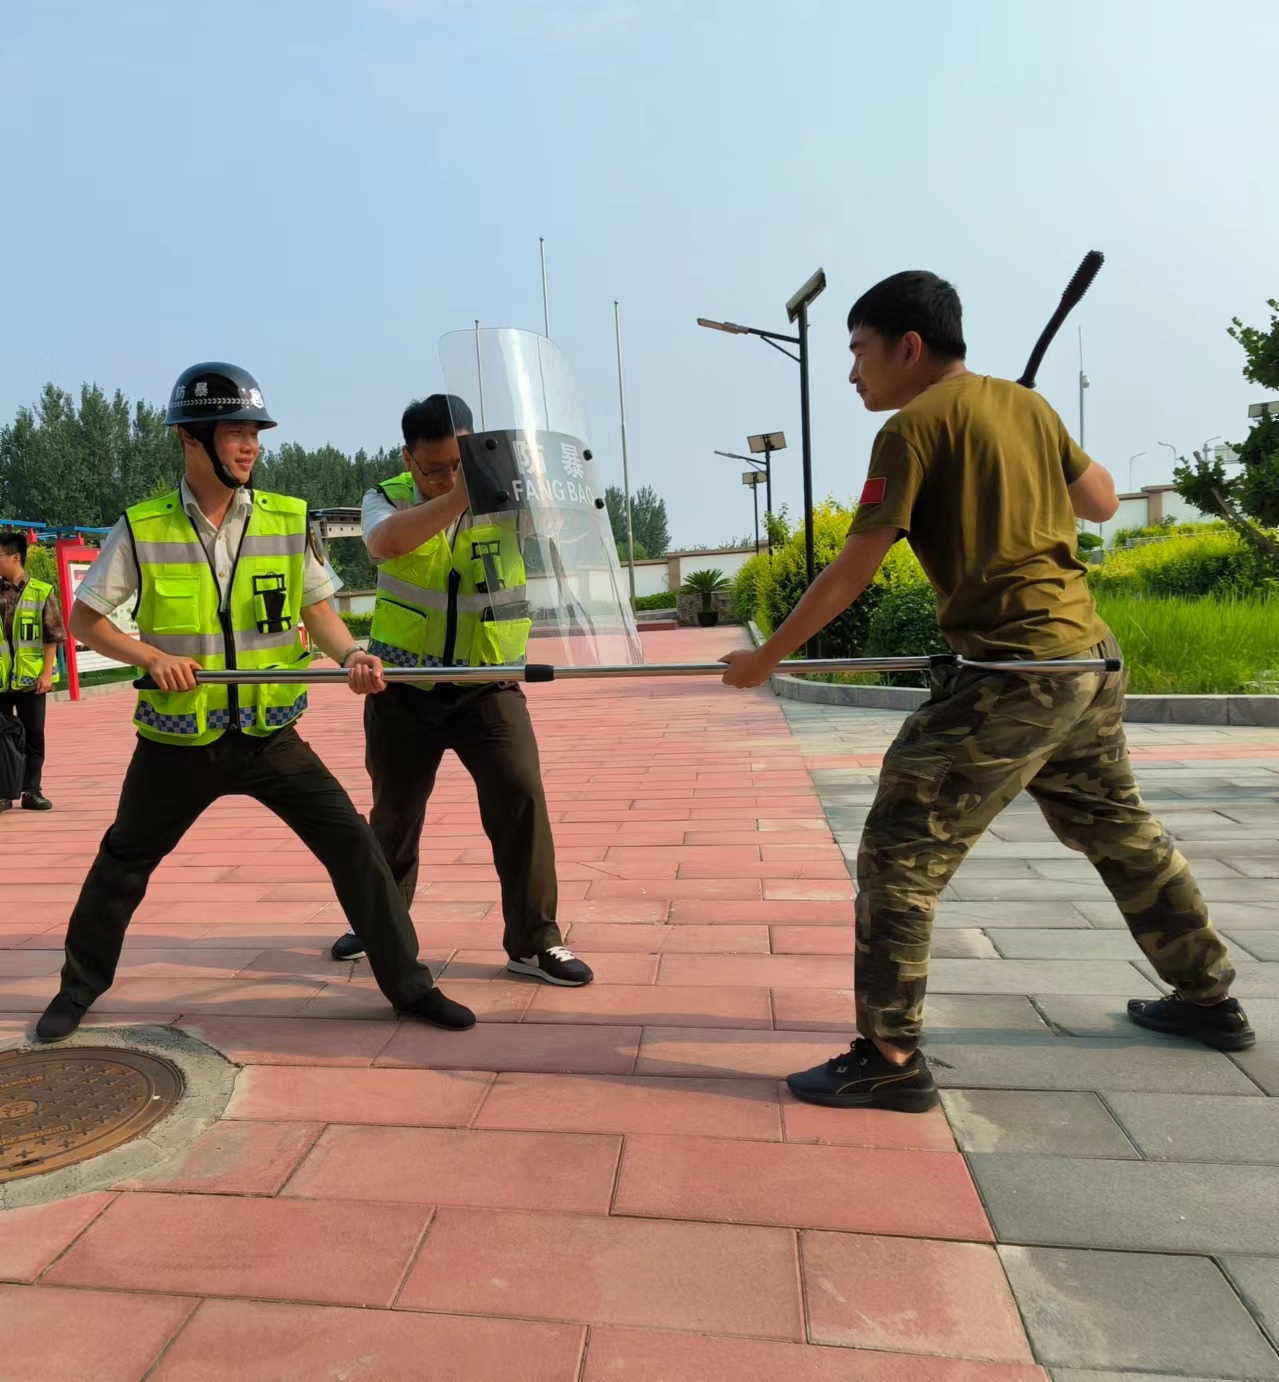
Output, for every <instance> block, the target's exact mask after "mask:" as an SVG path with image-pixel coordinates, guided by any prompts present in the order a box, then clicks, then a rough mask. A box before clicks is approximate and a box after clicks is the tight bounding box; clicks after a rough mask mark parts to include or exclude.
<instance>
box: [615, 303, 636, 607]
mask: <svg viewBox="0 0 1279 1382" xmlns="http://www.w3.org/2000/svg"><path fill="white" fill-rule="evenodd" d="M613 332H614V334H615V336H616V337H617V407H618V411H619V412H620V414H621V418H622V489H623V491H624V493H625V497H626V572H627V576H628V577H629V579H630V585H631V608H632V609H634V608H635V530H634V529H633V528H632V526H631V462H630V455H629V453H628V452H627V449H626V385H625V384H624V383H623V380H622V309H621V306H620V305H619V304H618V301H617V299H616V298H614V299H613Z"/></svg>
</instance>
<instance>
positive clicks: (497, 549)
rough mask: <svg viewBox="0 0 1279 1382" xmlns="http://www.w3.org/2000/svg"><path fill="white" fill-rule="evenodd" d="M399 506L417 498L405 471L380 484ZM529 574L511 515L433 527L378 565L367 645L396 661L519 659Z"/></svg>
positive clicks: (455, 663) (477, 663) (524, 644)
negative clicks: (446, 528) (451, 529)
mask: <svg viewBox="0 0 1279 1382" xmlns="http://www.w3.org/2000/svg"><path fill="white" fill-rule="evenodd" d="M378 488H379V489H381V491H382V493H383V494H385V495H386V497H387V498H388V499H389V500H390V501H391V503H392V504H394V505H395V507H396V508H397V509H411V508H413V507H414V504H415V502H416V500H415V496H414V492H413V476H412V475H411V474H410V473H409V472H408V471H405V472H404V474H403V475H397V476H395V477H394V478H393V479H390V480H385V481H383V483H382V484H381V485H379V486H378ZM526 581H527V578H526V575H525V571H524V558H523V557H522V556H521V554H520V547H519V534H518V530H517V526H516V521H515V519H514V517H512V518H510V519H504V520H501V521H499V522H493V523H474V522H473V523H472V525H471V526H470V527H463V528H459V529H458V531H457V534H456V535H455V536H454V538H453V541H452V543H450V542H449V538H448V534H447V533H437V534H436V536H435V537H433V538H430V539H429V540H428V541H426V542H424V543H423V544H422V545H421V546H420V547H418V548H416V549H415V550H414V551H412V552H409V553H407V554H406V555H405V556H402V557H392V558H390V559H389V560H387V561H384V562H382V564H381V565H380V566H379V567H378V578H377V602H376V604H375V605H374V608H373V627H372V630H371V632H370V637H369V652H371V653H373V654H374V655H375V656H376V657H380V658H381V659H382V661H383V662H385V663H387V664H389V665H391V666H394V667H496V666H503V665H519V664H522V663H523V662H524V659H525V655H526V653H527V651H528V639H529V631H530V630H531V629H532V627H533V624H532V620H531V619H530V618H529V617H528V613H529V611H528V590H527V584H526Z"/></svg>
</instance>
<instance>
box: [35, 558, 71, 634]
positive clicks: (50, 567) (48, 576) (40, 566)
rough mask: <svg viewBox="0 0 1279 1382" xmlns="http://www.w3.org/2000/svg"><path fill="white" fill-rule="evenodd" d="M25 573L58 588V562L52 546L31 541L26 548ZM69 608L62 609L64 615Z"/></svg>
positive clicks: (67, 613)
mask: <svg viewBox="0 0 1279 1382" xmlns="http://www.w3.org/2000/svg"><path fill="white" fill-rule="evenodd" d="M24 564H25V566H26V568H27V575H28V576H34V577H35V578H36V580H38V581H44V582H45V583H46V584H47V585H51V586H52V587H53V588H54V590H57V588H58V563H57V560H56V559H55V558H54V555H53V548H51V547H45V546H42V545H41V544H39V543H32V545H31V546H30V547H28V548H27V557H26V561H25V563H24ZM70 613H71V611H70V610H64V611H63V615H64V617H67V616H69V615H70Z"/></svg>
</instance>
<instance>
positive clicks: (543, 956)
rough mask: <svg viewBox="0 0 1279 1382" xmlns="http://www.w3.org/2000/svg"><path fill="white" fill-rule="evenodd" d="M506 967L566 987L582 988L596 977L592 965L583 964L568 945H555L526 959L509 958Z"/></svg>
mask: <svg viewBox="0 0 1279 1382" xmlns="http://www.w3.org/2000/svg"><path fill="white" fill-rule="evenodd" d="M506 967H507V969H508V970H509V971H510V972H511V973H512V974H531V975H532V976H533V977H534V978H535V979H541V980H543V981H544V982H545V983H548V984H561V985H563V986H564V987H565V988H581V987H582V985H583V984H589V983H590V982H591V980H592V979H594V978H595V975H594V974H593V973H592V972H591V968H590V966H589V965H585V964H583V963H582V961H581V960H579V959H578V958H577V956H576V955H574V954H573V952H572V951H571V950H570V949H569V948H568V946H566V945H553V946H551V948H550V949H549V950H539V951H538V952H537V953H536V954H535V955H529V956H527V957H526V958H524V959H511V960H508V961H507V965H506Z"/></svg>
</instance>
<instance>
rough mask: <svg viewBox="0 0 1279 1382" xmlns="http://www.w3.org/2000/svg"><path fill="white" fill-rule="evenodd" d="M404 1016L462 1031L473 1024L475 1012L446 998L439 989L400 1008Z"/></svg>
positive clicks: (454, 1030) (427, 992) (453, 1030)
mask: <svg viewBox="0 0 1279 1382" xmlns="http://www.w3.org/2000/svg"><path fill="white" fill-rule="evenodd" d="M399 1011H400V1012H401V1013H402V1014H403V1015H404V1016H405V1017H420V1018H421V1019H422V1021H423V1022H430V1023H432V1024H433V1025H434V1026H436V1027H446V1028H448V1030H449V1031H451V1032H464V1031H466V1030H467V1028H469V1027H474V1026H475V1014H474V1013H473V1012H472V1011H471V1010H470V1008H467V1007H464V1006H463V1005H462V1004H461V1003H455V1002H454V1001H453V1000H452V999H451V998H446V997H445V996H444V994H442V993H441V992H440V991H439V989H427V991H426V992H425V993H424V994H423V995H422V996H421V998H419V999H418V1000H417V1002H416V1003H414V1004H413V1005H412V1006H411V1007H407V1008H400V1009H399Z"/></svg>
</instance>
